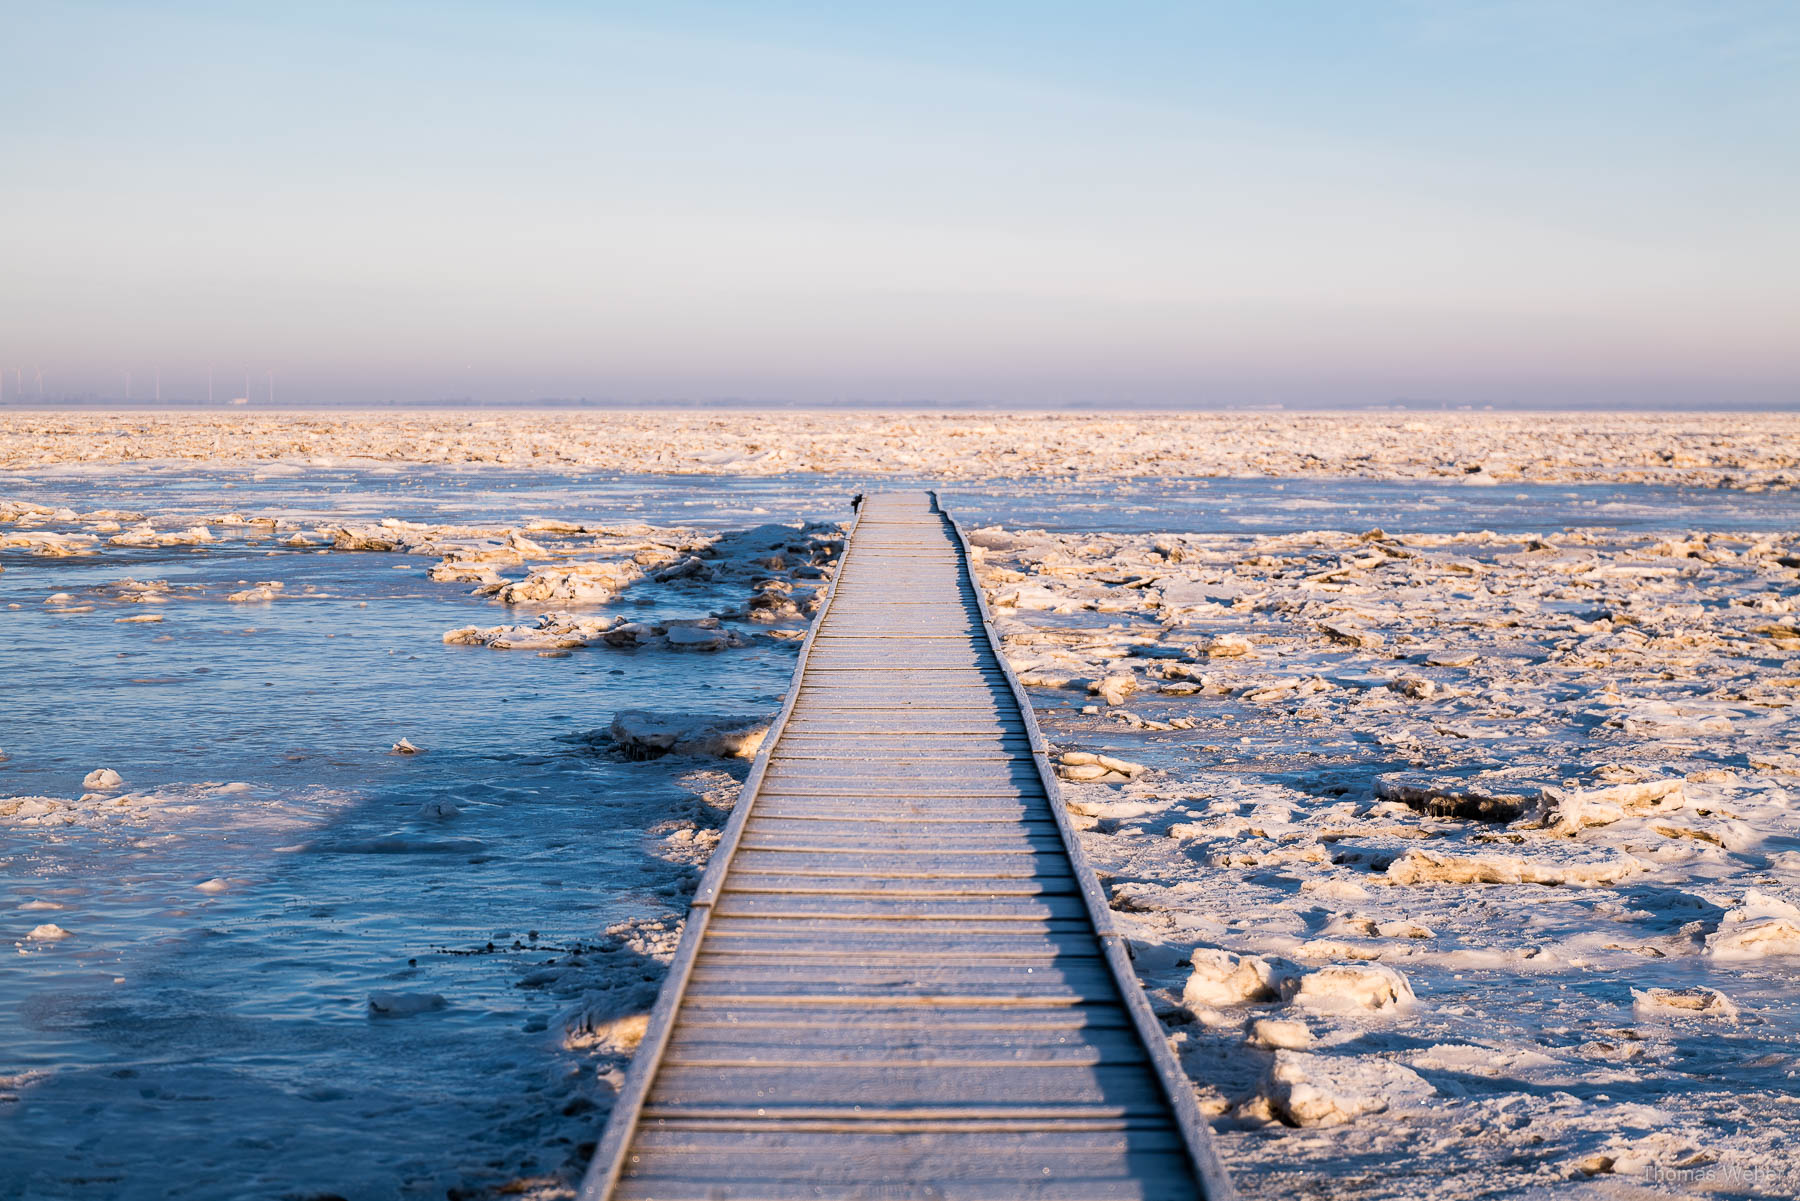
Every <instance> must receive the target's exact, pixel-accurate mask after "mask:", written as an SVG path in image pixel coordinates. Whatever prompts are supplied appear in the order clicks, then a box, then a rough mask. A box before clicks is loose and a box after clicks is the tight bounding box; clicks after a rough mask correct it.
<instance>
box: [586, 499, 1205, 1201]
mask: <svg viewBox="0 0 1800 1201" xmlns="http://www.w3.org/2000/svg"><path fill="white" fill-rule="evenodd" d="M1055 787H1056V785H1055V779H1054V776H1053V775H1051V774H1050V770H1049V762H1048V759H1047V758H1046V756H1045V753H1044V744H1043V741H1042V739H1041V737H1040V735H1039V733H1038V729H1037V724H1036V722H1035V721H1034V720H1033V719H1032V716H1031V711H1030V707H1029V705H1028V704H1027V703H1026V702H1025V699H1024V696H1023V694H1022V693H1021V692H1020V691H1019V689H1018V686H1017V683H1016V681H1014V679H1013V677H1012V673H1011V671H1010V670H1009V669H1008V668H1007V667H1006V665H1005V663H1004V660H1002V659H1001V657H1000V656H999V654H998V653H997V647H996V646H995V644H994V641H993V636H992V633H991V627H990V626H989V625H988V623H987V620H986V606H985V602H984V601H983V600H982V599H981V597H980V595H979V593H978V591H977V589H976V588H975V587H974V585H973V582H972V581H971V579H970V576H969V570H968V563H967V548H966V546H965V545H964V543H963V542H962V539H961V535H960V534H959V532H958V531H957V530H956V528H955V527H954V526H953V525H952V524H951V522H950V521H949V520H948V518H946V517H945V516H944V515H943V514H942V513H940V512H939V511H938V509H937V505H936V501H935V498H934V497H933V496H931V495H930V494H927V493H918V494H887V495H879V496H873V497H870V498H869V499H868V500H867V501H866V502H865V503H864V504H863V506H862V511H861V514H860V515H859V518H858V521H857V523H856V526H855V528H854V530H853V531H852V534H851V537H850V539H849V542H848V545H847V547H846V549H845V553H844V556H843V559H842V560H841V562H840V565H839V569H838V572H837V575H836V579H835V581H834V583H833V585H832V589H831V592H830V594H829V596H828V598H827V600H826V603H825V606H824V607H823V609H822V610H821V612H820V615H819V618H818V620H817V621H816V622H815V623H814V626H813V630H812V632H811V634H810V635H809V636H808V639H807V642H806V645H805V647H804V649H803V651H802V653H801V659H800V666H799V668H798V670H797V671H796V673H795V678H794V686H793V689H792V690H791V691H790V693H789V694H788V699H787V703H786V705H785V706H784V707H783V709H782V712H781V716H780V717H779V718H778V719H777V722H776V725H775V727H774V729H773V730H771V732H770V735H769V737H768V739H767V740H766V742H765V744H764V747H763V751H762V754H761V755H760V756H759V757H758V759H757V762H756V765H755V766H754V767H753V768H752V770H751V774H750V779H749V781H748V782H747V783H746V785H745V788H744V794H743V797H742V799H741V800H740V801H739V802H738V805H737V808H736V810H735V811H734V812H733V814H732V818H731V821H730V823H729V824H728V825H727V827H726V829H725V833H724V836H723V838H722V840H721V841H720V844H719V849H718V850H717V852H715V854H714V857H713V860H712V863H711V864H710V866H709V867H708V870H707V873H706V876H705V877H704V879H703V880H702V881H701V884H700V887H699V890H698V892H697V893H696V896H695V899H694V907H693V910H692V912H691V913H690V915H689V918H688V924H687V927H686V930H685V932H684V934H683V937H682V942H681V946H680V950H679V951H678V952H677V954H676V958H675V963H674V966H673V967H672V968H671V970H670V974H669V977H668V980H667V982H666V983H665V984H664V986H663V990H662V994H661V996H660V998H659V999H658V1001H657V1004H656V1008H655V1010H654V1011H653V1012H652V1015H651V1021H650V1028H649V1031H648V1033H647V1034H646V1035H645V1037H644V1041H643V1044H642V1046H641V1047H640V1048H639V1051H638V1054H637V1058H636V1060H635V1061H634V1062H633V1064H632V1069H631V1073H630V1076H629V1077H628V1079H627V1082H626V1086H625V1089H624V1091H623V1092H622V1093H621V1095H620V1098H619V1102H618V1105H617V1106H616V1108H615V1110H614V1113H613V1116H612V1120H611V1121H610V1122H609V1123H608V1125H607V1128H606V1133H605V1135H604V1137H603V1138H602V1140H601V1143H600V1145H599V1148H598V1150H597V1151H596V1153H595V1157H594V1163H593V1167H592V1168H591V1169H590V1171H589V1173H588V1178H587V1180H586V1182H585V1183H584V1185H583V1191H582V1196H583V1197H584V1198H585V1199H587V1201H600V1199H602V1198H619V1199H625V1198H645V1199H648V1198H655V1199H659V1201H701V1199H709V1198H721V1199H722V1198H733V1199H745V1201H750V1199H768V1201H774V1199H778V1198H780V1199H785V1198H802V1197H804V1198H819V1199H849V1198H861V1199H869V1201H875V1199H887V1198H912V1197H918V1198H942V1199H952V1201H954V1199H961V1198H983V1199H993V1201H1000V1199H1003V1198H1027V1197H1029V1198H1043V1199H1045V1201H1098V1199H1100V1198H1157V1199H1161V1201H1176V1199H1181V1201H1195V1199H1197V1198H1205V1199H1206V1201H1224V1199H1225V1198H1227V1197H1229V1196H1230V1191H1231V1190H1230V1186H1229V1184H1228V1183H1227V1181H1226V1180H1225V1177H1224V1174H1223V1173H1222V1172H1221V1171H1220V1170H1219V1167H1218V1164H1217V1161H1216V1159H1215V1158H1214V1157H1213V1153H1212V1149H1211V1145H1210V1142H1209V1140H1208V1133H1207V1130H1206V1127H1205V1124H1204V1121H1203V1119H1202V1118H1201V1116H1200V1114H1199V1111H1198V1109H1197V1107H1196V1106H1195V1104H1194V1100H1193V1096H1192V1093H1191V1090H1190V1088H1189V1086H1188V1083H1187V1081H1186V1079H1185V1078H1184V1077H1183V1076H1182V1073H1181V1070H1180V1068H1179V1066H1178V1065H1177V1064H1176V1063H1175V1061H1174V1058H1173V1056H1172V1055H1171V1054H1170V1053H1169V1049H1168V1045H1167V1043H1166V1042H1165V1041H1164V1038H1163V1034H1162V1029H1161V1027H1160V1025H1159V1024H1158V1023H1157V1021H1156V1019H1155V1018H1154V1017H1153V1016H1152V1015H1151V1013H1150V1009H1149V1006H1148V1004H1147V1003H1146V1002H1145V1000H1144V996H1143V993H1142V991H1141V990H1140V989H1139V987H1138V985H1137V982H1136V979H1135V977H1134V976H1133V975H1132V972H1131V968H1130V965H1129V963H1128V961H1127V960H1126V957H1125V952H1124V946H1123V943H1122V941H1121V940H1120V938H1119V936H1118V935H1116V934H1115V933H1113V930H1112V925H1111V915H1110V912H1109V911H1108V909H1107V906H1106V903H1105V900H1104V897H1103V896H1102V894H1101V893H1100V891H1099V888H1098V886H1097V884H1096V883H1095V881H1094V878H1093V875H1092V873H1091V872H1090V871H1089V870H1088V868H1087V866H1086V864H1085V861H1084V860H1083V859H1082V857H1081V854H1080V849H1079V846H1078V844H1077V843H1076V842H1075V838H1074V833H1073V831H1072V829H1071V828H1070V826H1069V823H1068V819H1067V816H1066V815H1065V813H1064V812H1063V808H1062V805H1061V803H1060V801H1058V800H1057V799H1056V795H1055Z"/></svg>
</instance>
